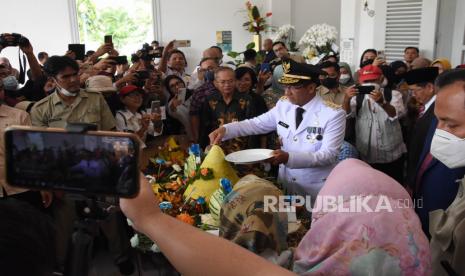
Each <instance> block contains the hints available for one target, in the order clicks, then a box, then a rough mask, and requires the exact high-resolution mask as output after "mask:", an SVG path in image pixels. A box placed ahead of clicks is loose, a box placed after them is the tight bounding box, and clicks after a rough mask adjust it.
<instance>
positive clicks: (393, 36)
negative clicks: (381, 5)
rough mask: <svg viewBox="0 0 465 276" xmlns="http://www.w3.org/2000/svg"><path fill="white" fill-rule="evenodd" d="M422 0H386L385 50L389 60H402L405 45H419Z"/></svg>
mask: <svg viewBox="0 0 465 276" xmlns="http://www.w3.org/2000/svg"><path fill="white" fill-rule="evenodd" d="M422 2H423V0H387V5H386V6H387V10H386V35H385V38H386V39H385V51H386V56H387V57H388V59H389V61H394V60H403V59H404V57H403V56H404V49H405V47H407V46H412V47H418V48H419V46H420V33H421V24H422V22H421V17H422V4H423V3H422Z"/></svg>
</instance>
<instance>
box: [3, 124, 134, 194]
mask: <svg viewBox="0 0 465 276" xmlns="http://www.w3.org/2000/svg"><path fill="white" fill-rule="evenodd" d="M139 148H140V145H139V138H138V137H137V136H136V135H134V134H131V133H123V132H107V131H88V132H84V133H79V132H67V131H66V130H64V129H50V128H49V129H47V128H35V127H19V126H18V127H16V126H13V127H9V128H7V129H6V131H5V158H6V161H5V166H6V180H7V182H8V183H9V184H10V185H13V186H19V187H24V188H29V189H36V190H62V191H67V192H71V193H79V194H85V195H94V194H95V195H109V196H118V197H132V196H135V195H136V194H137V192H138V190H139Z"/></svg>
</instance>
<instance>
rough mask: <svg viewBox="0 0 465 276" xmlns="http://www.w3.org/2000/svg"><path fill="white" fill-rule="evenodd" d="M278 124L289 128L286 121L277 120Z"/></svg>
mask: <svg viewBox="0 0 465 276" xmlns="http://www.w3.org/2000/svg"><path fill="white" fill-rule="evenodd" d="M278 125H280V126H282V127H284V128H289V125H288V124H286V123H284V122H282V121H279V123H278Z"/></svg>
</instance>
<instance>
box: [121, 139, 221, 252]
mask: <svg viewBox="0 0 465 276" xmlns="http://www.w3.org/2000/svg"><path fill="white" fill-rule="evenodd" d="M181 151H182V153H181ZM188 153H189V154H187V151H186V150H185V149H184V150H183V149H181V148H180V147H179V146H178V145H177V143H176V142H175V141H174V140H173V139H172V138H171V137H170V138H168V140H167V143H165V144H164V146H162V147H160V148H159V153H158V156H156V157H154V158H150V163H149V165H148V167H147V168H146V169H145V171H144V173H145V175H146V178H147V179H148V180H149V183H150V185H151V186H152V190H153V192H154V194H155V195H156V197H157V198H158V201H159V202H160V203H159V207H160V209H161V210H162V212H164V213H166V214H168V215H170V216H172V217H175V218H176V219H178V220H180V221H183V222H185V223H187V224H190V225H193V226H196V227H199V228H201V229H203V230H211V229H216V227H213V223H211V222H208V221H211V215H210V214H209V209H208V205H207V202H206V200H205V198H204V197H199V198H197V199H193V198H191V197H190V195H188V196H186V197H185V198H184V199H183V195H184V193H185V191H186V189H187V187H188V186H189V185H191V184H192V183H193V182H194V181H195V180H197V179H203V180H210V179H214V171H213V169H211V168H203V167H201V166H200V163H201V162H200V161H201V156H202V152H201V150H200V146H199V145H196V144H194V145H191V146H190V147H189V149H188ZM182 156H186V157H187V158H184V159H183V160H181V159H180V157H182ZM165 158H166V159H165ZM182 166H183V167H184V168H183V167H182ZM193 191H194V190H193ZM193 191H192V192H193ZM191 194H192V193H191ZM129 225H131V223H130V222H129ZM131 245H132V247H135V248H138V249H140V250H142V251H154V252H157V251H158V248H157V246H156V245H155V244H154V243H153V242H152V241H150V239H148V238H147V237H146V236H145V235H143V234H140V233H136V234H135V235H134V237H133V238H132V239H131Z"/></svg>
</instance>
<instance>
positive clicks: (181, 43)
mask: <svg viewBox="0 0 465 276" xmlns="http://www.w3.org/2000/svg"><path fill="white" fill-rule="evenodd" d="M174 47H176V48H181V47H191V41H190V40H175V41H174Z"/></svg>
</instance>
